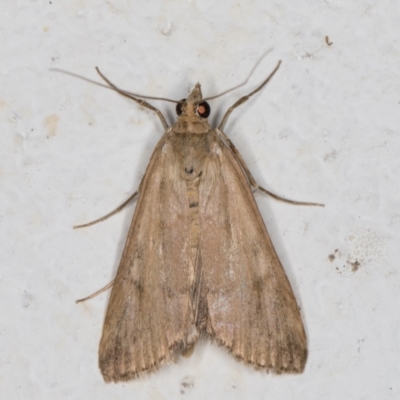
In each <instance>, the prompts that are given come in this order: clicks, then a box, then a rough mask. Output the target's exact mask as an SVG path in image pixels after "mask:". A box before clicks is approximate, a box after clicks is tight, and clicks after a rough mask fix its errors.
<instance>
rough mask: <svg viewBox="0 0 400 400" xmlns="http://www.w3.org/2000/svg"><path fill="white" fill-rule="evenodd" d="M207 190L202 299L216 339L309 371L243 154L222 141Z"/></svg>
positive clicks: (268, 365) (271, 365)
mask: <svg viewBox="0 0 400 400" xmlns="http://www.w3.org/2000/svg"><path fill="white" fill-rule="evenodd" d="M210 166H211V168H212V169H213V170H215V173H214V174H213V175H211V174H210V173H207V172H206V173H205V176H212V179H210V180H208V181H206V180H204V181H203V182H202V183H201V184H200V220H201V235H202V236H201V242H200V243H201V247H200V254H201V269H202V275H201V282H200V285H201V295H200V301H199V306H198V307H199V315H200V319H201V315H203V316H204V315H207V317H206V318H204V319H205V320H206V321H207V322H206V327H203V328H202V330H206V331H207V333H208V335H209V336H210V337H212V338H215V339H216V341H217V342H218V343H220V344H222V345H223V346H225V347H227V348H228V349H229V350H230V352H231V353H232V354H233V355H234V356H235V357H236V358H238V359H240V360H243V361H244V362H246V363H249V364H252V365H253V366H255V367H256V368H263V369H267V370H272V371H274V372H276V373H281V372H284V371H287V372H301V371H303V369H304V366H305V362H306V359H307V339H306V335H305V331H304V327H303V323H302V320H301V316H300V312H299V307H298V305H297V302H296V299H295V297H294V294H293V291H292V288H291V286H290V283H289V280H288V278H287V276H286V274H285V272H284V270H283V267H282V265H281V263H280V261H279V258H278V256H277V254H276V252H275V249H274V247H273V245H272V242H271V239H270V237H269V235H268V232H267V230H266V227H265V224H264V222H263V220H262V217H261V215H260V212H259V210H258V207H257V204H256V202H255V199H254V196H253V194H252V191H251V188H250V185H249V183H248V181H247V179H246V176H245V174H244V172H243V169H242V167H241V165H240V164H239V162H238V161H237V159H236V157H235V155H234V154H233V153H232V152H231V150H230V149H229V148H228V147H226V146H225V145H224V144H223V143H222V142H221V141H218V140H216V141H215V142H214V144H213V145H212V148H211V152H210Z"/></svg>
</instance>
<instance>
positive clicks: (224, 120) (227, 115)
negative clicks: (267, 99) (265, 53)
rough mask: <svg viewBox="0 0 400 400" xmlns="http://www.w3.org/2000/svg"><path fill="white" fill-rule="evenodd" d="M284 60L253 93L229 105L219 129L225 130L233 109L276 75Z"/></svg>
mask: <svg viewBox="0 0 400 400" xmlns="http://www.w3.org/2000/svg"><path fill="white" fill-rule="evenodd" d="M281 63H282V61H281V60H279V62H278V64H277V66H276V67H275V68H274V70H273V71H272V72H271V73H270V74H269V76H268V77H267V79H265V81H264V82H262V83H261V85H260V86H258V87H257V88H256V89H255V90H253V91H252V92H251V93H249V94H247V95H246V96H243V97H241V98H240V99H239V100H237V101H236V103H235V104H234V105H233V106H231V107H229V109H228V111H227V112H226V113H225V115H224V118H222V122H221V123H220V125H219V127H218V129H219V130H221V131H222V130H223V129H224V126H225V124H226V121H227V120H228V118H229V116H230V115H231V113H232V111H233V110H234V109H235V108H236V107H239V106H240V105H241V104H243V103H244V102H246V101H247V100H248V99H249V98H250V97H251V96H253V94H256V93H257V92H258V91H260V90H261V89H262V88H263V87H264V86H265V85H266V84H267V83H268V82H269V81H270V80H271V78H272V77H273V76H274V75H275V73H276V71H278V69H279V67H280V65H281Z"/></svg>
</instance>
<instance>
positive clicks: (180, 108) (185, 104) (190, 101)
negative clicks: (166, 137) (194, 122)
mask: <svg viewBox="0 0 400 400" xmlns="http://www.w3.org/2000/svg"><path fill="white" fill-rule="evenodd" d="M210 112H211V108H210V105H209V104H208V103H207V102H206V101H203V95H202V93H201V86H200V83H196V85H195V87H194V88H193V90H192V91H191V92H190V94H189V96H188V98H187V99H182V100H181V101H180V102H179V103H178V104H177V105H176V113H177V114H178V116H181V115H182V114H186V115H198V116H199V117H200V118H204V119H206V118H207V117H208V116H209V115H210Z"/></svg>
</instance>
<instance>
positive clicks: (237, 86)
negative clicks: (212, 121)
mask: <svg viewBox="0 0 400 400" xmlns="http://www.w3.org/2000/svg"><path fill="white" fill-rule="evenodd" d="M268 53H269V50H268V51H266V52H265V53H264V54H263V55H262V56H261V57H260V58H259V60H258V61H257V62H256V63H255V65H254V67H253V68H252V69H251V71H250V73H249V75H248V76H247V78H246V79H245V80H244V81H243V82H242V83H239V85H236V86H234V87H232V88H230V89H227V90H225V91H224V92H222V93H219V94H216V95H215V96H210V97H206V98H205V99H203V100H202V101H206V100H214V99H216V98H217V97H221V96H223V95H224V94H227V93H229V92H232V91H234V90H236V89H239V88H240V87H242V86H244V85H245V84H246V83H247V82H248V81H249V79H250V78H251V76H252V75H253V73H254V71H255V70H256V68H257V67H258V66H259V65H260V63H261V61H262V60H263V59H264V57H265V56H266V55H267V54H268Z"/></svg>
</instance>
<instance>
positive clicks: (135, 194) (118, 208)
mask: <svg viewBox="0 0 400 400" xmlns="http://www.w3.org/2000/svg"><path fill="white" fill-rule="evenodd" d="M138 194H139V192H135V193H133V195H132V196H130V197H129V199H128V200H125V201H124V202H123V203H122V204H121V205H120V206H119V207H117V208H116V209H115V210H113V211H111V212H110V213H108V214H106V215H104V217H101V218H98V219H96V220H94V221H91V222H88V223H86V224H82V225H74V226H73V227H72V228H73V229H79V228H86V227H88V226H91V225H94V224H97V223H98V222H102V221H104V220H106V219H107V218H110V217H111V216H113V215H114V214H116V213H118V212H120V211H121V210H122V209H123V208H124V207H125V206H126V205H127V204H128V203H130V202H131V201H132V200H134V198H135V197H136V196H137V195H138Z"/></svg>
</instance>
